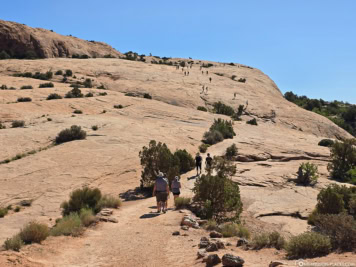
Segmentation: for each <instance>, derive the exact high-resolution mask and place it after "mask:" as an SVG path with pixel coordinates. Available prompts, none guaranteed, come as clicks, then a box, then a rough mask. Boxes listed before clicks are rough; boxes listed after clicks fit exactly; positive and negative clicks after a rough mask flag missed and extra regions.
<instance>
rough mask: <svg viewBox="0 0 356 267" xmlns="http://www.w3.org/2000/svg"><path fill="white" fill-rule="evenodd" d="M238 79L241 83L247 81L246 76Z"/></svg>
mask: <svg viewBox="0 0 356 267" xmlns="http://www.w3.org/2000/svg"><path fill="white" fill-rule="evenodd" d="M237 81H238V82H240V83H245V82H246V78H240V79H238V80H237Z"/></svg>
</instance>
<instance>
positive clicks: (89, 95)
mask: <svg viewBox="0 0 356 267" xmlns="http://www.w3.org/2000/svg"><path fill="white" fill-rule="evenodd" d="M93 96H94V95H93V93H91V92H89V93H87V94H86V95H85V97H93Z"/></svg>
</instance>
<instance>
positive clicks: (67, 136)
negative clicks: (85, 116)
mask: <svg viewBox="0 0 356 267" xmlns="http://www.w3.org/2000/svg"><path fill="white" fill-rule="evenodd" d="M86 135H87V134H86V132H85V131H83V130H82V129H81V127H80V126H77V125H72V126H71V127H70V129H65V130H63V131H61V132H60V133H59V134H58V136H57V137H56V140H55V143H56V144H57V145H58V144H62V143H65V142H70V141H74V140H83V139H85V138H86Z"/></svg>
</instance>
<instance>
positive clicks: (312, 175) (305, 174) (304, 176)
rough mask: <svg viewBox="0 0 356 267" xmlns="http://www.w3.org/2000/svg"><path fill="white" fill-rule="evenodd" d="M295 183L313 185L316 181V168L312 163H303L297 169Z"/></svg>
mask: <svg viewBox="0 0 356 267" xmlns="http://www.w3.org/2000/svg"><path fill="white" fill-rule="evenodd" d="M297 173H298V177H297V181H296V182H297V183H299V184H303V185H310V184H311V185H314V184H316V183H317V181H318V166H316V165H315V164H313V163H309V162H306V163H305V162H303V163H302V164H300V166H299V169H298V172H297Z"/></svg>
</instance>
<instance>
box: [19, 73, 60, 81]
mask: <svg viewBox="0 0 356 267" xmlns="http://www.w3.org/2000/svg"><path fill="white" fill-rule="evenodd" d="M13 76H14V77H25V78H33V79H39V80H50V79H52V78H53V72H51V71H47V72H46V73H41V72H36V73H35V74H32V72H24V73H16V74H14V75H13Z"/></svg>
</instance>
